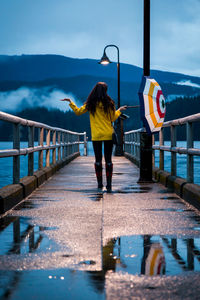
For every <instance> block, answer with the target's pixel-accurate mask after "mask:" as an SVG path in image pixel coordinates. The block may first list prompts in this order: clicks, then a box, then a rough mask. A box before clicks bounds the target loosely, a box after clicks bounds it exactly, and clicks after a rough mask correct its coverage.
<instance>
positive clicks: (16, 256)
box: [0, 157, 200, 300]
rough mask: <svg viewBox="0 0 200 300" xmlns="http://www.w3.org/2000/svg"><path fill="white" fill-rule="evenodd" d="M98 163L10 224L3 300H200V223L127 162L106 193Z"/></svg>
mask: <svg viewBox="0 0 200 300" xmlns="http://www.w3.org/2000/svg"><path fill="white" fill-rule="evenodd" d="M93 162H94V157H78V158H77V159H76V160H74V161H73V162H71V163H70V164H69V165H67V166H66V167H64V168H63V169H61V170H60V171H59V172H58V173H57V174H56V175H54V176H53V177H52V178H50V179H49V180H48V181H47V182H46V183H44V184H43V185H42V186H41V187H40V188H39V189H37V190H36V191H34V192H33V193H32V194H31V195H30V196H29V197H28V198H27V199H25V201H23V202H22V203H21V204H20V205H18V206H17V207H16V208H15V209H13V210H12V211H10V212H9V213H8V214H7V215H6V216H5V217H4V218H0V299H15V300H16V299H25V298H26V297H27V296H28V297H29V299H37V300H38V299H88V298H91V299H157V298H162V299H182V298H184V299H199V293H200V286H199V280H200V273H199V271H200V213H199V212H198V211H197V210H195V209H194V208H193V207H191V206H189V205H188V204H187V203H185V202H184V201H183V200H181V199H180V198H179V197H178V196H177V195H176V194H174V193H172V192H171V191H170V190H167V189H165V188H164V187H163V186H162V185H160V184H157V183H154V184H138V183H137V180H138V177H139V170H138V168H137V167H135V166H134V165H133V164H132V163H131V162H129V161H128V160H127V159H126V158H124V157H114V158H113V162H114V175H113V193H112V194H108V193H106V190H103V191H102V192H99V191H98V190H97V189H96V179H95V176H94V168H93ZM104 171H105V170H104ZM104 177H105V174H104ZM33 290H34V292H33ZM8 296H9V297H8Z"/></svg>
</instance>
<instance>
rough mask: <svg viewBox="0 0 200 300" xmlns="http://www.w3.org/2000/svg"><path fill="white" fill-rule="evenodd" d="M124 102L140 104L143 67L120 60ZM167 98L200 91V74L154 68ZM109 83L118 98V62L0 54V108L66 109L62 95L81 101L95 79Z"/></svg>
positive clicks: (121, 93) (153, 74) (111, 91)
mask: <svg viewBox="0 0 200 300" xmlns="http://www.w3.org/2000/svg"><path fill="white" fill-rule="evenodd" d="M120 65H121V68H120V70H121V72H120V74H121V77H120V87H121V90H120V95H121V105H125V104H129V105H130V104H131V105H135V104H139V103H138V102H139V100H138V90H139V86H140V81H141V77H142V73H143V70H142V69H141V68H139V67H136V66H133V65H129V64H123V63H121V64H120ZM151 77H153V78H155V79H156V80H157V81H158V82H159V84H160V86H161V87H162V90H163V94H164V95H165V98H166V99H167V101H168V102H170V101H171V100H174V99H175V98H177V97H185V96H187V97H191V96H196V95H199V94H200V77H194V76H189V75H184V74H179V73H172V72H164V71H157V70H152V71H151ZM98 81H105V82H106V83H107V84H108V93H109V95H110V96H111V97H112V98H113V99H114V100H115V101H116V102H117V66H116V63H112V64H111V65H109V66H102V65H99V64H98V61H97V60H94V59H76V58H69V57H65V56H61V55H21V56H16V55H15V56H7V55H0V110H3V111H8V112H11V113H12V112H19V111H21V110H23V109H26V108H33V107H37V106H40V107H41V106H44V107H48V108H58V109H61V110H65V109H66V107H65V106H64V105H63V106H61V105H60V103H59V101H58V100H59V99H61V98H60V97H66V95H68V96H69V97H70V96H71V95H72V96H73V97H74V99H75V100H76V101H77V103H78V104H82V103H83V102H84V101H85V100H86V99H87V96H88V94H89V92H90V91H91V89H92V88H93V87H94V85H95V84H96V82H98Z"/></svg>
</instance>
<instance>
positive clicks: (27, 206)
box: [13, 200, 41, 210]
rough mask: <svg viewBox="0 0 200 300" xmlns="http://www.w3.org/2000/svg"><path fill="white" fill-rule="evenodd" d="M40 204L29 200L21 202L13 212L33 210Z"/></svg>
mask: <svg viewBox="0 0 200 300" xmlns="http://www.w3.org/2000/svg"><path fill="white" fill-rule="evenodd" d="M40 206H41V204H37V203H35V202H32V201H30V200H27V201H23V202H22V203H20V204H18V205H17V206H16V207H15V208H14V209H13V210H21V209H33V208H38V207H40Z"/></svg>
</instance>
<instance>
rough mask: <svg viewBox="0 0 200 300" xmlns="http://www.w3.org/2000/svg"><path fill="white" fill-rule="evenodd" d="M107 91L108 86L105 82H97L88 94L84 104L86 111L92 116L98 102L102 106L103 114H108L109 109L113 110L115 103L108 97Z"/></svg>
mask: <svg viewBox="0 0 200 300" xmlns="http://www.w3.org/2000/svg"><path fill="white" fill-rule="evenodd" d="M107 90H108V86H107V84H106V83H105V82H98V83H97V84H96V85H95V87H94V88H93V89H92V91H91V92H90V94H89V96H88V98H87V101H86V102H85V104H86V108H87V110H88V111H89V112H91V113H92V114H93V115H94V114H95V111H96V106H97V104H98V103H99V102H101V103H102V104H103V109H104V112H105V113H108V112H109V111H110V109H111V110H113V111H114V110H115V103H114V101H113V100H112V99H111V98H110V96H108V94H107Z"/></svg>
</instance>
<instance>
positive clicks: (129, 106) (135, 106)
mask: <svg viewBox="0 0 200 300" xmlns="http://www.w3.org/2000/svg"><path fill="white" fill-rule="evenodd" d="M126 107H127V108H137V107H140V105H126Z"/></svg>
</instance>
